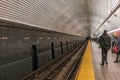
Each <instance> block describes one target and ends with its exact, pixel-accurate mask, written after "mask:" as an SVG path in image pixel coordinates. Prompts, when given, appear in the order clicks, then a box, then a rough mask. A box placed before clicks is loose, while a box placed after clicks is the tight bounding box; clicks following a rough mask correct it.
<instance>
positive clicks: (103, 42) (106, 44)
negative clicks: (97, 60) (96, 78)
mask: <svg viewBox="0 0 120 80" xmlns="http://www.w3.org/2000/svg"><path fill="white" fill-rule="evenodd" d="M99 44H100V47H101V48H102V63H101V65H104V63H106V64H108V62H107V52H108V50H109V49H110V47H111V38H110V36H109V35H108V34H107V31H106V30H104V33H103V34H102V35H101V36H100V39H99Z"/></svg>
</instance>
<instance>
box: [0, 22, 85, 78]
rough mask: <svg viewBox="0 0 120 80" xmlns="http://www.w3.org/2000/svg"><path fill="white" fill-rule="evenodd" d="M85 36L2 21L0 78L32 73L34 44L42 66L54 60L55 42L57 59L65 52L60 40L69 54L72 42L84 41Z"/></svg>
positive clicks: (0, 25) (0, 33) (0, 32)
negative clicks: (52, 47)
mask: <svg viewBox="0 0 120 80" xmlns="http://www.w3.org/2000/svg"><path fill="white" fill-rule="evenodd" d="M82 40H84V39H83V38H81V37H79V36H73V35H69V34H64V33H59V32H56V31H51V30H45V29H40V28H36V27H34V26H30V25H25V24H19V23H15V22H10V21H0V80H18V79H20V78H21V77H23V76H25V75H27V74H28V73H30V72H32V57H31V53H32V45H36V47H37V56H38V66H39V67H41V66H42V65H44V64H46V63H48V62H50V61H51V60H52V57H51V54H52V53H51V43H52V42H53V43H54V47H55V58H57V57H59V56H60V55H61V52H60V51H61V50H60V42H61V41H62V42H63V47H64V48H65V49H64V50H63V53H67V48H66V41H68V50H70V49H71V48H70V42H71V41H72V42H75V41H76V42H77V41H82Z"/></svg>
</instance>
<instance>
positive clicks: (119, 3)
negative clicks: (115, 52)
mask: <svg viewBox="0 0 120 80" xmlns="http://www.w3.org/2000/svg"><path fill="white" fill-rule="evenodd" d="M119 8H120V0H119V1H118V5H117V6H116V7H115V8H114V9H113V10H112V11H111V13H110V14H109V15H108V16H107V17H106V18H105V20H104V21H103V22H102V23H101V25H100V26H99V27H98V28H97V29H96V30H95V32H97V31H98V29H99V28H100V27H101V26H102V25H103V24H104V23H105V22H106V21H107V20H108V19H109V18H110V17H111V16H112V15H113V14H114V13H115V12H116V11H117V10H118V9H119ZM95 32H94V33H93V34H95Z"/></svg>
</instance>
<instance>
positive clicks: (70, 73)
mask: <svg viewBox="0 0 120 80" xmlns="http://www.w3.org/2000/svg"><path fill="white" fill-rule="evenodd" d="M83 44H84V45H83ZM86 45H87V42H85V43H82V44H81V45H80V46H79V47H77V48H76V49H75V50H73V51H72V52H70V53H69V54H66V55H63V56H61V57H59V58H58V59H55V60H53V61H52V62H50V63H48V64H46V65H44V66H42V67H41V68H39V69H38V70H36V71H34V72H32V73H30V74H29V75H27V76H25V77H24V78H22V79H21V80H70V79H73V80H74V76H75V74H76V72H77V71H76V70H77V69H76V66H77V65H79V64H80V59H82V55H83V53H84V50H85V47H86Z"/></svg>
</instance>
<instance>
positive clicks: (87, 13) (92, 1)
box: [0, 0, 120, 37]
mask: <svg viewBox="0 0 120 80" xmlns="http://www.w3.org/2000/svg"><path fill="white" fill-rule="evenodd" d="M118 1H119V0H0V19H7V20H11V21H16V22H20V23H24V24H29V25H34V26H35V27H40V28H45V29H50V30H55V31H59V32H64V33H68V34H73V35H79V36H83V37H85V36H87V35H88V34H90V33H92V34H93V33H94V32H95V31H96V29H97V28H98V27H99V26H100V24H101V23H102V22H103V21H104V20H105V18H106V17H107V16H108V15H109V14H110V13H111V11H112V9H113V8H115V6H116V4H117V2H118ZM119 19H120V10H119V9H118V10H117V11H116V12H115V13H114V14H113V15H112V16H111V17H110V18H109V19H108V22H105V23H104V25H103V26H101V28H100V29H98V30H97V31H96V32H95V33H101V32H102V31H103V30H104V29H107V30H109V31H110V30H112V29H115V28H119V25H120V23H119V24H118V22H119Z"/></svg>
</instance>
